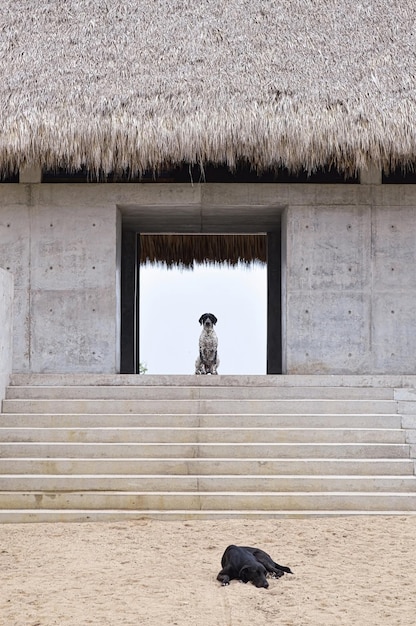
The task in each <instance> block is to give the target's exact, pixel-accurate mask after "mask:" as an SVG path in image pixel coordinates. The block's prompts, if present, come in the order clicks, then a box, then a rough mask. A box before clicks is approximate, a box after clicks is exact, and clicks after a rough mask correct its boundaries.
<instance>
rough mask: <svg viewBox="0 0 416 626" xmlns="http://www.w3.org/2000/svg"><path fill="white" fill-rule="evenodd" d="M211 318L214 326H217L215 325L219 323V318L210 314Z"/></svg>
mask: <svg viewBox="0 0 416 626" xmlns="http://www.w3.org/2000/svg"><path fill="white" fill-rule="evenodd" d="M209 316H210V318H211V322H212V323H213V324H214V326H215V324H216V323H217V322H218V320H217V318H216V317H215V315H213V313H210V314H209Z"/></svg>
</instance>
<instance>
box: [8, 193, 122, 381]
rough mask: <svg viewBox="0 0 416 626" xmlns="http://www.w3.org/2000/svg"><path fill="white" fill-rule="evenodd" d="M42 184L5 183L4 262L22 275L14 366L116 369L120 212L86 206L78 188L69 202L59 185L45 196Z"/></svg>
mask: <svg viewBox="0 0 416 626" xmlns="http://www.w3.org/2000/svg"><path fill="white" fill-rule="evenodd" d="M40 186H41V185H26V186H24V185H23V186H22V185H3V186H2V189H3V187H4V188H7V189H6V190H5V193H4V194H3V195H2V198H1V206H0V223H1V225H2V227H3V228H2V232H3V233H4V238H2V241H1V245H0V263H4V265H5V266H7V267H9V268H10V270H11V271H12V272H13V273H14V275H15V331H14V355H15V356H14V361H13V369H14V371H22V372H25V371H27V372H29V371H33V372H54V371H58V372H76V371H89V372H113V373H115V372H117V371H118V367H119V362H118V361H119V337H118V335H119V323H120V320H119V317H120V316H119V309H120V305H119V297H120V293H119V282H120V281H119V263H120V227H119V222H120V220H119V213H118V210H117V208H116V206H115V205H114V204H113V205H111V206H108V203H106V202H103V203H100V201H99V200H98V202H90V203H89V204H88V205H86V204H85V203H84V202H83V201H81V200H80V198H79V195H78V194H77V193H74V194H73V195H72V190H71V189H69V190H68V193H66V194H65V193H64V194H63V195H64V197H65V199H66V204H64V205H63V203H60V202H59V199H60V194H59V189H56V193H52V194H51V198H50V200H48V201H44V199H43V197H42V194H41V193H40V192H39V187H40ZM75 191H76V190H74V192H75ZM54 198H57V201H56V202H55V201H54Z"/></svg>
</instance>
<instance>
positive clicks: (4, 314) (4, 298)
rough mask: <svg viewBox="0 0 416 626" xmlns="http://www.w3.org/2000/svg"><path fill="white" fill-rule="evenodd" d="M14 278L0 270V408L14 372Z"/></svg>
mask: <svg viewBox="0 0 416 626" xmlns="http://www.w3.org/2000/svg"><path fill="white" fill-rule="evenodd" d="M12 328H13V276H12V274H11V273H10V272H8V271H6V270H3V269H1V268H0V407H1V403H2V400H3V398H4V396H5V389H6V386H7V385H8V384H9V379H10V374H11V372H12V337H13V335H12Z"/></svg>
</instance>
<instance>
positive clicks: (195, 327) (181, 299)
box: [140, 264, 267, 374]
mask: <svg viewBox="0 0 416 626" xmlns="http://www.w3.org/2000/svg"><path fill="white" fill-rule="evenodd" d="M203 313H213V314H214V315H215V316H216V317H217V318H218V322H217V325H216V326H215V331H216V333H217V335H218V353H219V357H220V366H219V368H218V374H265V373H266V342H267V339H266V333H267V269H266V266H265V265H263V266H262V265H260V264H256V265H254V266H253V265H250V266H248V267H246V266H245V265H240V266H239V267H237V268H236V269H233V268H227V267H225V266H222V267H221V268H215V267H208V266H197V267H196V269H194V270H193V271H192V270H178V269H173V270H168V269H164V268H162V267H159V266H150V265H146V266H141V268H140V361H141V362H142V363H145V364H146V366H147V368H148V371H147V373H148V374H194V373H195V359H196V358H197V356H198V339H199V335H200V333H201V328H202V327H201V326H200V325H199V323H198V320H199V318H200V316H201V315H202V314H203Z"/></svg>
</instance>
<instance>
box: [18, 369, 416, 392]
mask: <svg viewBox="0 0 416 626" xmlns="http://www.w3.org/2000/svg"><path fill="white" fill-rule="evenodd" d="M10 384H11V385H13V386H15V385H17V386H33V385H41V386H54V385H57V386H60V385H61V386H62V385H65V386H68V387H70V386H81V385H94V386H111V387H113V386H128V385H132V386H134V387H137V386H148V385H150V386H154V385H156V386H165V387H177V386H186V387H187V386H201V387H209V386H213V387H249V386H255V387H260V386H265V387H271V386H272V387H298V388H305V387H322V388H324V389H325V388H327V387H342V388H343V387H347V388H348V387H360V388H362V389H366V388H380V387H384V388H389V389H393V388H394V387H413V388H416V376H415V375H398V376H394V375H383V374H369V375H368V374H364V375H362V374H357V375H351V374H335V375H334V374H318V375H317V374H297V375H293V374H275V375H269V374H267V375H252V374H242V375H241V374H238V375H228V374H226V375H224V374H219V375H218V376H195V375H193V374H185V375H182V374H180V375H171V374H166V375H163V374H156V375H154V374H153V375H152V374H146V375H144V376H143V375H142V376H138V375H137V374H87V373H82V374H69V373H66V374H51V373H48V374H37V373H26V374H23V373H21V374H12V376H11V381H10Z"/></svg>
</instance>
